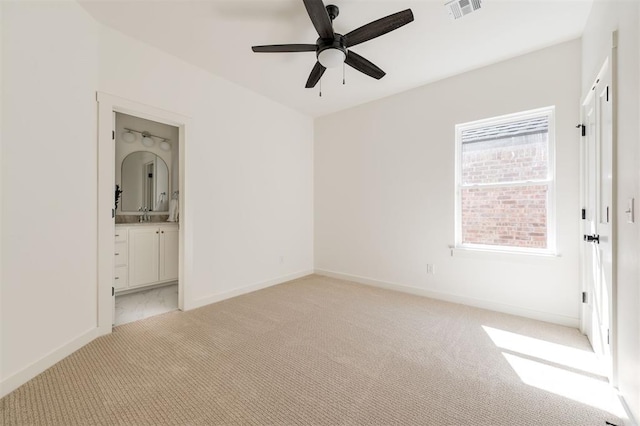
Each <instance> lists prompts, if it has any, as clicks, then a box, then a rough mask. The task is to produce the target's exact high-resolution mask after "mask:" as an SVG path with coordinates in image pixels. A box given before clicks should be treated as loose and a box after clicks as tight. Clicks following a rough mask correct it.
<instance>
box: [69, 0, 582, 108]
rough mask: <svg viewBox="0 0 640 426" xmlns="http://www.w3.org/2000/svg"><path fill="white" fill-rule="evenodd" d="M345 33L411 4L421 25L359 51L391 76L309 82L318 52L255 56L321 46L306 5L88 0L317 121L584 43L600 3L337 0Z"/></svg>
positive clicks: (107, 16)
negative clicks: (262, 49)
mask: <svg viewBox="0 0 640 426" xmlns="http://www.w3.org/2000/svg"><path fill="white" fill-rule="evenodd" d="M327 1H328V0H325V4H327V3H326V2H327ZM332 3H333V4H336V5H338V6H339V7H340V16H339V17H338V18H337V19H336V20H335V22H334V30H335V31H336V32H338V33H342V34H346V33H347V32H349V31H351V30H353V29H355V28H357V27H360V26H361V25H364V24H366V23H368V22H370V21H373V20H375V19H378V18H381V17H383V16H387V15H389V14H391V13H394V12H397V11H400V10H404V9H407V8H411V9H412V10H413V14H414V16H415V21H414V22H412V23H410V24H408V25H406V26H404V27H402V28H400V29H397V30H395V31H393V32H391V33H388V34H386V35H383V36H381V37H379V38H376V39H373V40H370V41H368V42H366V43H363V44H361V45H358V46H355V47H354V48H353V50H354V51H355V52H356V53H358V54H360V55H361V56H364V57H365V58H367V59H369V60H370V61H371V62H373V63H375V64H376V65H378V66H379V67H380V68H382V69H383V70H384V71H386V73H387V75H386V76H385V77H384V78H382V79H381V80H374V79H372V78H370V77H367V76H365V75H363V74H361V73H359V72H358V71H356V70H354V69H352V68H350V67H348V66H347V67H346V79H347V84H346V85H345V86H343V85H342V68H338V69H329V70H327V72H326V73H325V74H324V77H323V78H322V92H323V94H322V97H321V98H320V97H318V88H317V87H316V88H315V89H305V88H304V85H305V83H306V81H307V77H308V75H309V73H310V72H311V68H312V67H313V65H314V64H315V61H316V58H315V54H314V53H313V52H303V53H253V52H252V51H251V46H252V45H262V44H285V43H315V40H316V39H317V37H318V36H317V34H316V32H315V30H314V28H313V25H312V24H311V21H310V20H309V17H308V15H307V12H306V9H305V7H304V4H303V2H302V0H262V1H254V0H231V1H227V0H225V1H215V0H213V1H212V0H208V1H206V0H199V1H193V0H172V1H157V0H132V1H126V0H125V1H122V0H109V1H99V0H98V1H96V0H88V1H81V4H82V5H83V6H84V7H85V8H86V10H87V11H88V12H89V13H91V15H93V16H94V17H95V18H96V19H97V20H98V21H100V22H102V23H103V24H105V25H108V26H110V27H112V28H114V29H116V30H119V31H121V32H123V33H125V34H127V35H129V36H132V37H134V38H137V39H139V40H141V41H144V42H146V43H148V44H150V45H152V46H155V47H158V48H160V49H161V50H163V51H165V52H168V53H170V54H172V55H174V56H177V57H179V58H181V59H183V60H185V61H187V62H190V63H192V64H194V65H197V66H199V67H202V68H204V69H206V70H209V71H211V72H212V73H214V74H217V75H219V76H221V77H223V78H226V79H227V80H230V81H233V82H235V83H237V84H239V85H242V86H244V87H247V88H249V89H251V90H253V91H255V92H258V93H261V94H263V95H264V96H267V97H269V98H271V99H273V100H275V101H277V102H280V103H282V104H284V105H288V106H289V107H291V108H293V109H296V110H298V111H300V112H302V113H304V114H308V115H310V116H314V117H317V116H321V115H324V114H328V113H331V112H335V111H339V110H342V109H345V108H349V107H352V106H355V105H359V104H362V103H365V102H369V101H372V100H374V99H379V98H382V97H385V96H389V95H392V94H394V93H398V92H401V91H404V90H407V89H410V88H414V87H418V86H421V85H424V84H426V83H430V82H433V81H436V80H440V79H442V78H446V77H449V76H452V75H455V74H460V73H462V72H465V71H468V70H472V69H475V68H478V67H481V66H484V65H488V64H491V63H495V62H498V61H501V60H504V59H508V58H511V57H514V56H518V55H520V54H523V53H527V52H531V51H533V50H537V49H540V48H544V47H547V46H550V45H553V44H556V43H559V42H563V41H567V40H570V39H574V38H577V37H580V35H581V34H582V30H583V28H584V26H585V23H586V20H587V16H588V14H589V11H590V10H591V5H592V0H483V5H482V8H481V9H480V10H478V11H476V12H474V13H472V14H470V15H467V16H466V17H464V18H462V19H460V20H457V21H453V20H451V19H450V18H449V16H448V13H447V10H446V8H445V6H444V3H445V0H439V1H434V0H422V1H403V0H385V1H364V0H332Z"/></svg>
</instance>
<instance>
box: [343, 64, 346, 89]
mask: <svg viewBox="0 0 640 426" xmlns="http://www.w3.org/2000/svg"><path fill="white" fill-rule="evenodd" d="M342 84H343V85H345V84H346V80H345V77H344V62H343V63H342Z"/></svg>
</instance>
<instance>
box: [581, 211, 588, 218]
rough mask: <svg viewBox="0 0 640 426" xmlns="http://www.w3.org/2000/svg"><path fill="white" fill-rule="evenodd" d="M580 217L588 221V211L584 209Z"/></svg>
mask: <svg viewBox="0 0 640 426" xmlns="http://www.w3.org/2000/svg"><path fill="white" fill-rule="evenodd" d="M580 215H581V217H582V219H583V220H584V219H586V218H587V209H582V210H581V212H580Z"/></svg>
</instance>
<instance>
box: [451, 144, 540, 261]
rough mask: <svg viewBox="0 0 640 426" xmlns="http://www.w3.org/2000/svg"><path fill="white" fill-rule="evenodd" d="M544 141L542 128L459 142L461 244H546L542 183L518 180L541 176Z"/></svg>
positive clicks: (534, 245) (527, 246)
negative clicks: (491, 138) (460, 146)
mask: <svg viewBox="0 0 640 426" xmlns="http://www.w3.org/2000/svg"><path fill="white" fill-rule="evenodd" d="M548 142H549V141H548V132H545V133H534V134H528V135H527V134H525V135H517V136H511V137H506V138H501V139H493V140H484V141H473V142H466V143H463V144H462V153H461V154H462V159H461V161H462V162H461V183H462V188H461V194H460V201H459V202H460V209H461V231H462V235H461V237H462V238H461V242H462V244H482V245H496V246H507V247H522V248H533V249H546V248H547V198H548V197H547V194H548V189H549V188H548V183H546V182H538V183H536V184H531V183H529V184H526V183H524V182H526V181H532V180H534V181H544V180H546V179H547V176H548V160H549V158H548V147H549V143H548ZM483 184H484V185H483ZM492 184H497V185H492ZM502 184H505V185H502ZM470 185H471V186H470ZM473 185H480V186H473Z"/></svg>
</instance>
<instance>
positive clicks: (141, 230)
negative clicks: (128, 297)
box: [129, 226, 160, 287]
mask: <svg viewBox="0 0 640 426" xmlns="http://www.w3.org/2000/svg"><path fill="white" fill-rule="evenodd" d="M159 237H160V231H159V229H158V228H157V227H155V226H140V227H136V228H133V227H132V228H131V229H129V287H137V286H140V285H145V284H151V283H154V282H156V281H158V257H159V250H158V246H159V244H158V241H159Z"/></svg>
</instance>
